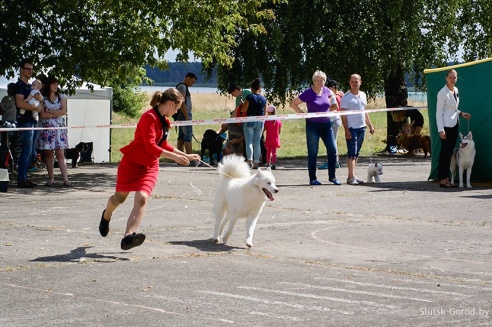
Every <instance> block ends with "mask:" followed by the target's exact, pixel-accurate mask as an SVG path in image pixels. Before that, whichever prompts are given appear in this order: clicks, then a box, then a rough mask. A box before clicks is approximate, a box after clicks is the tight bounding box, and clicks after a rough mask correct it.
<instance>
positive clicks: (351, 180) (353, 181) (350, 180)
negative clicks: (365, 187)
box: [347, 177, 359, 185]
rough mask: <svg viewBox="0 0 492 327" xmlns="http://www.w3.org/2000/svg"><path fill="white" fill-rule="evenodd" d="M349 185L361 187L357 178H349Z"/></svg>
mask: <svg viewBox="0 0 492 327" xmlns="http://www.w3.org/2000/svg"><path fill="white" fill-rule="evenodd" d="M347 184H350V185H359V182H357V178H355V177H352V178H350V179H349V178H347Z"/></svg>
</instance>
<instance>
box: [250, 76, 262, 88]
mask: <svg viewBox="0 0 492 327" xmlns="http://www.w3.org/2000/svg"><path fill="white" fill-rule="evenodd" d="M260 87H261V85H260V79H259V78H255V79H254V80H253V82H251V90H253V91H258V90H259V89H260Z"/></svg>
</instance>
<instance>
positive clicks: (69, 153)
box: [65, 142, 89, 168]
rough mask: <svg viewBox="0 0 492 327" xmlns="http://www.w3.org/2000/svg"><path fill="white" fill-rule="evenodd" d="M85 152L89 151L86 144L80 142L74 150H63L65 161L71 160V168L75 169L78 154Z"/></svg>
mask: <svg viewBox="0 0 492 327" xmlns="http://www.w3.org/2000/svg"><path fill="white" fill-rule="evenodd" d="M87 150H89V147H88V146H87V143H84V142H80V143H79V144H77V145H76V146H75V148H73V149H66V150H65V159H71V160H72V168H77V162H78V161H79V157H80V154H81V153H84V152H85V151H87Z"/></svg>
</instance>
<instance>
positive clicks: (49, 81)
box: [43, 76, 60, 97]
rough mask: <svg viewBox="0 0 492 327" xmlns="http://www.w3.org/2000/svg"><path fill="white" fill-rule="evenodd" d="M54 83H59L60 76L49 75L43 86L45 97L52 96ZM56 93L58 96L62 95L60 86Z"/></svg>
mask: <svg viewBox="0 0 492 327" xmlns="http://www.w3.org/2000/svg"><path fill="white" fill-rule="evenodd" d="M54 83H58V78H56V77H54V76H48V78H47V79H46V84H45V85H44V86H43V96H45V97H49V96H50V92H51V88H50V86H51V84H54ZM55 95H56V96H59V95H60V88H58V89H57V90H56V92H55Z"/></svg>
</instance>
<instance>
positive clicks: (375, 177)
mask: <svg viewBox="0 0 492 327" xmlns="http://www.w3.org/2000/svg"><path fill="white" fill-rule="evenodd" d="M382 174H383V165H381V164H380V163H372V164H370V165H369V167H367V182H368V183H381V179H380V178H379V176H380V175H382Z"/></svg>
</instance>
